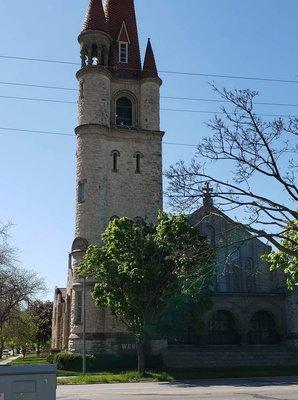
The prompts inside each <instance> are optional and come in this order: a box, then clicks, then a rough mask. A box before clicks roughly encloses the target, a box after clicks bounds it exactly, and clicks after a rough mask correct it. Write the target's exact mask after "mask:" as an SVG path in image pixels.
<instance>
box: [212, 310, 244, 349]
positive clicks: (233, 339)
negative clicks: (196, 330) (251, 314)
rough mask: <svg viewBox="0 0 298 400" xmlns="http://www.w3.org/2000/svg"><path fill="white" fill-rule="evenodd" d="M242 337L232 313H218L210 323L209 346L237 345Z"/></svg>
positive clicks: (221, 311)
mask: <svg viewBox="0 0 298 400" xmlns="http://www.w3.org/2000/svg"><path fill="white" fill-rule="evenodd" d="M239 343H240V335H239V333H238V331H237V326H236V321H235V318H234V316H233V315H232V313H230V312H228V311H224V310H219V311H216V312H215V313H214V314H213V316H212V317H211V319H210V321H209V344H214V345H237V344H239Z"/></svg>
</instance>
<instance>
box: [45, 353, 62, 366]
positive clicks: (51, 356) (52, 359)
mask: <svg viewBox="0 0 298 400" xmlns="http://www.w3.org/2000/svg"><path fill="white" fill-rule="evenodd" d="M57 354H59V353H56V354H53V353H50V354H48V355H47V356H46V359H47V362H48V363H50V364H55V362H56V357H57Z"/></svg>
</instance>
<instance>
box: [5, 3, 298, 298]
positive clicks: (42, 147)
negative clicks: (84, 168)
mask: <svg viewBox="0 0 298 400" xmlns="http://www.w3.org/2000/svg"><path fill="white" fill-rule="evenodd" d="M87 3H88V1H87V0H76V1H70V0H63V1H61V0H51V1H40V0H26V1H21V0H19V1H14V2H12V1H11V0H1V2H0V16H1V24H0V30H1V36H0V56H1V55H8V56H18V57H30V58H43V59H54V60H66V61H72V62H79V48H78V44H77V40H76V39H77V35H78V33H79V31H80V28H81V25H82V21H83V17H84V14H85V10H86V7H87ZM135 4H136V10H137V15H138V26H139V34H140V43H141V48H142V54H143V52H144V47H145V45H146V39H147V38H148V37H151V40H152V44H153V47H154V50H155V55H156V60H157V64H158V68H159V69H160V70H164V71H165V70H167V71H185V72H202V73H208V74H223V75H237V76H239V75H241V76H245V75H247V76H260V77H273V78H277V79H279V78H280V79H293V80H294V79H295V77H296V75H298V58H297V54H296V52H297V38H298V26H297V14H298V3H297V1H296V0H285V1H282V2H281V1H280V0H261V1H260V0H250V1H249V2H244V1H239V0H225V1H220V0H185V1H180V0H150V1H147V0H135ZM76 69H77V68H76V67H75V66H70V65H63V64H46V63H37V62H27V61H17V60H8V59H5V58H0V76H1V78H0V81H4V82H19V83H28V84H31V83H32V84H41V85H52V86H63V87H69V88H76V84H77V83H76V80H75V72H76ZM161 77H162V79H163V81H164V85H163V87H162V95H163V96H179V97H195V98H213V94H212V92H211V91H210V87H209V85H208V82H210V81H212V79H211V78H205V77H193V76H185V75H173V74H164V73H163V74H161ZM214 81H215V83H216V85H218V86H219V87H221V86H226V87H229V88H242V89H243V88H252V89H256V90H259V91H260V97H261V100H262V101H269V102H278V103H284V102H285V103H294V104H297V103H298V98H297V90H298V85H297V84H285V83H283V84H281V83H272V82H257V81H253V80H252V81H245V80H241V79H234V80H232V79H231V80H230V79H222V78H221V79H215V80H214ZM297 82H298V80H297ZM0 96H21V97H37V98H47V99H55V100H57V99H58V100H68V101H75V100H76V92H74V91H73V92H72V91H59V90H49V89H37V88H26V87H14V86H9V85H3V84H0ZM161 105H162V108H171V109H172V108H174V109H175V108H176V109H193V110H205V111H216V110H218V107H219V106H218V105H217V104H216V103H204V102H195V101H182V100H166V99H163V100H162V102H161ZM259 111H260V112H262V113H270V114H271V113H277V114H281V113H282V114H289V113H291V114H298V111H297V107H278V106H274V107H273V106H262V107H261V106H259ZM208 118H209V116H208V115H207V114H196V113H186V112H170V111H162V113H161V121H162V124H161V128H162V129H163V130H165V131H166V137H165V140H166V141H168V142H180V143H181V142H183V143H192V144H196V143H197V141H198V140H199V139H200V138H202V137H203V136H206V135H208V133H209V132H208V128H207V127H206V126H205V124H204V122H206V121H207V120H208ZM75 125H76V106H75V105H72V104H54V103H41V102H29V101H20V100H15V99H3V98H0V127H10V128H20V129H33V130H45V131H55V132H64V133H72V132H73V129H74V127H75ZM194 151H195V149H193V148H191V147H183V146H170V145H165V146H164V168H167V167H168V166H169V165H170V164H172V163H174V162H175V161H177V160H179V159H184V160H186V161H187V160H190V159H191V157H192V156H193V155H194ZM219 173H220V174H221V175H222V176H224V174H225V173H226V171H221V172H219ZM0 183H1V190H0V220H2V221H3V222H7V221H12V222H13V223H14V224H15V225H14V227H13V229H12V230H11V234H12V241H13V242H14V243H15V244H16V245H17V246H18V247H19V249H20V259H21V261H22V263H23V264H24V265H25V266H27V267H30V268H33V269H35V270H36V271H38V272H39V273H40V275H41V276H43V277H44V278H45V279H46V281H47V284H48V287H49V289H50V292H49V297H51V296H52V291H53V289H54V286H55V285H59V286H64V285H65V282H66V273H67V257H68V251H69V249H70V246H71V242H72V240H73V235H74V233H73V232H74V205H75V139H74V138H71V137H62V136H45V135H40V136H39V135H33V134H25V133H13V132H10V131H5V130H0Z"/></svg>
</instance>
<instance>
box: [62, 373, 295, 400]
mask: <svg viewBox="0 0 298 400" xmlns="http://www.w3.org/2000/svg"><path fill="white" fill-rule="evenodd" d="M103 399H105V400H138V399H140V400H165V399H169V400H184V399H185V400H219V399H220V400H298V377H297V378H263V379H259V378H255V379H218V380H199V381H189V382H175V383H128V384H110V385H106V384H102V385H87V386H81V385H80V386H59V387H58V391H57V400H103Z"/></svg>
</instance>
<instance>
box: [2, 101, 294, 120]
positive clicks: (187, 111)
mask: <svg viewBox="0 0 298 400" xmlns="http://www.w3.org/2000/svg"><path fill="white" fill-rule="evenodd" d="M0 99H8V100H25V101H37V102H46V103H58V104H77V102H75V101H66V100H55V99H43V98H35V97H19V96H0ZM160 110H161V111H168V112H184V113H195V114H214V115H225V113H224V112H222V111H206V110H189V109H178V108H161V109H160ZM228 114H229V113H228ZM257 115H258V116H259V117H279V118H288V117H293V118H298V117H297V116H295V115H289V114H257Z"/></svg>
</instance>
